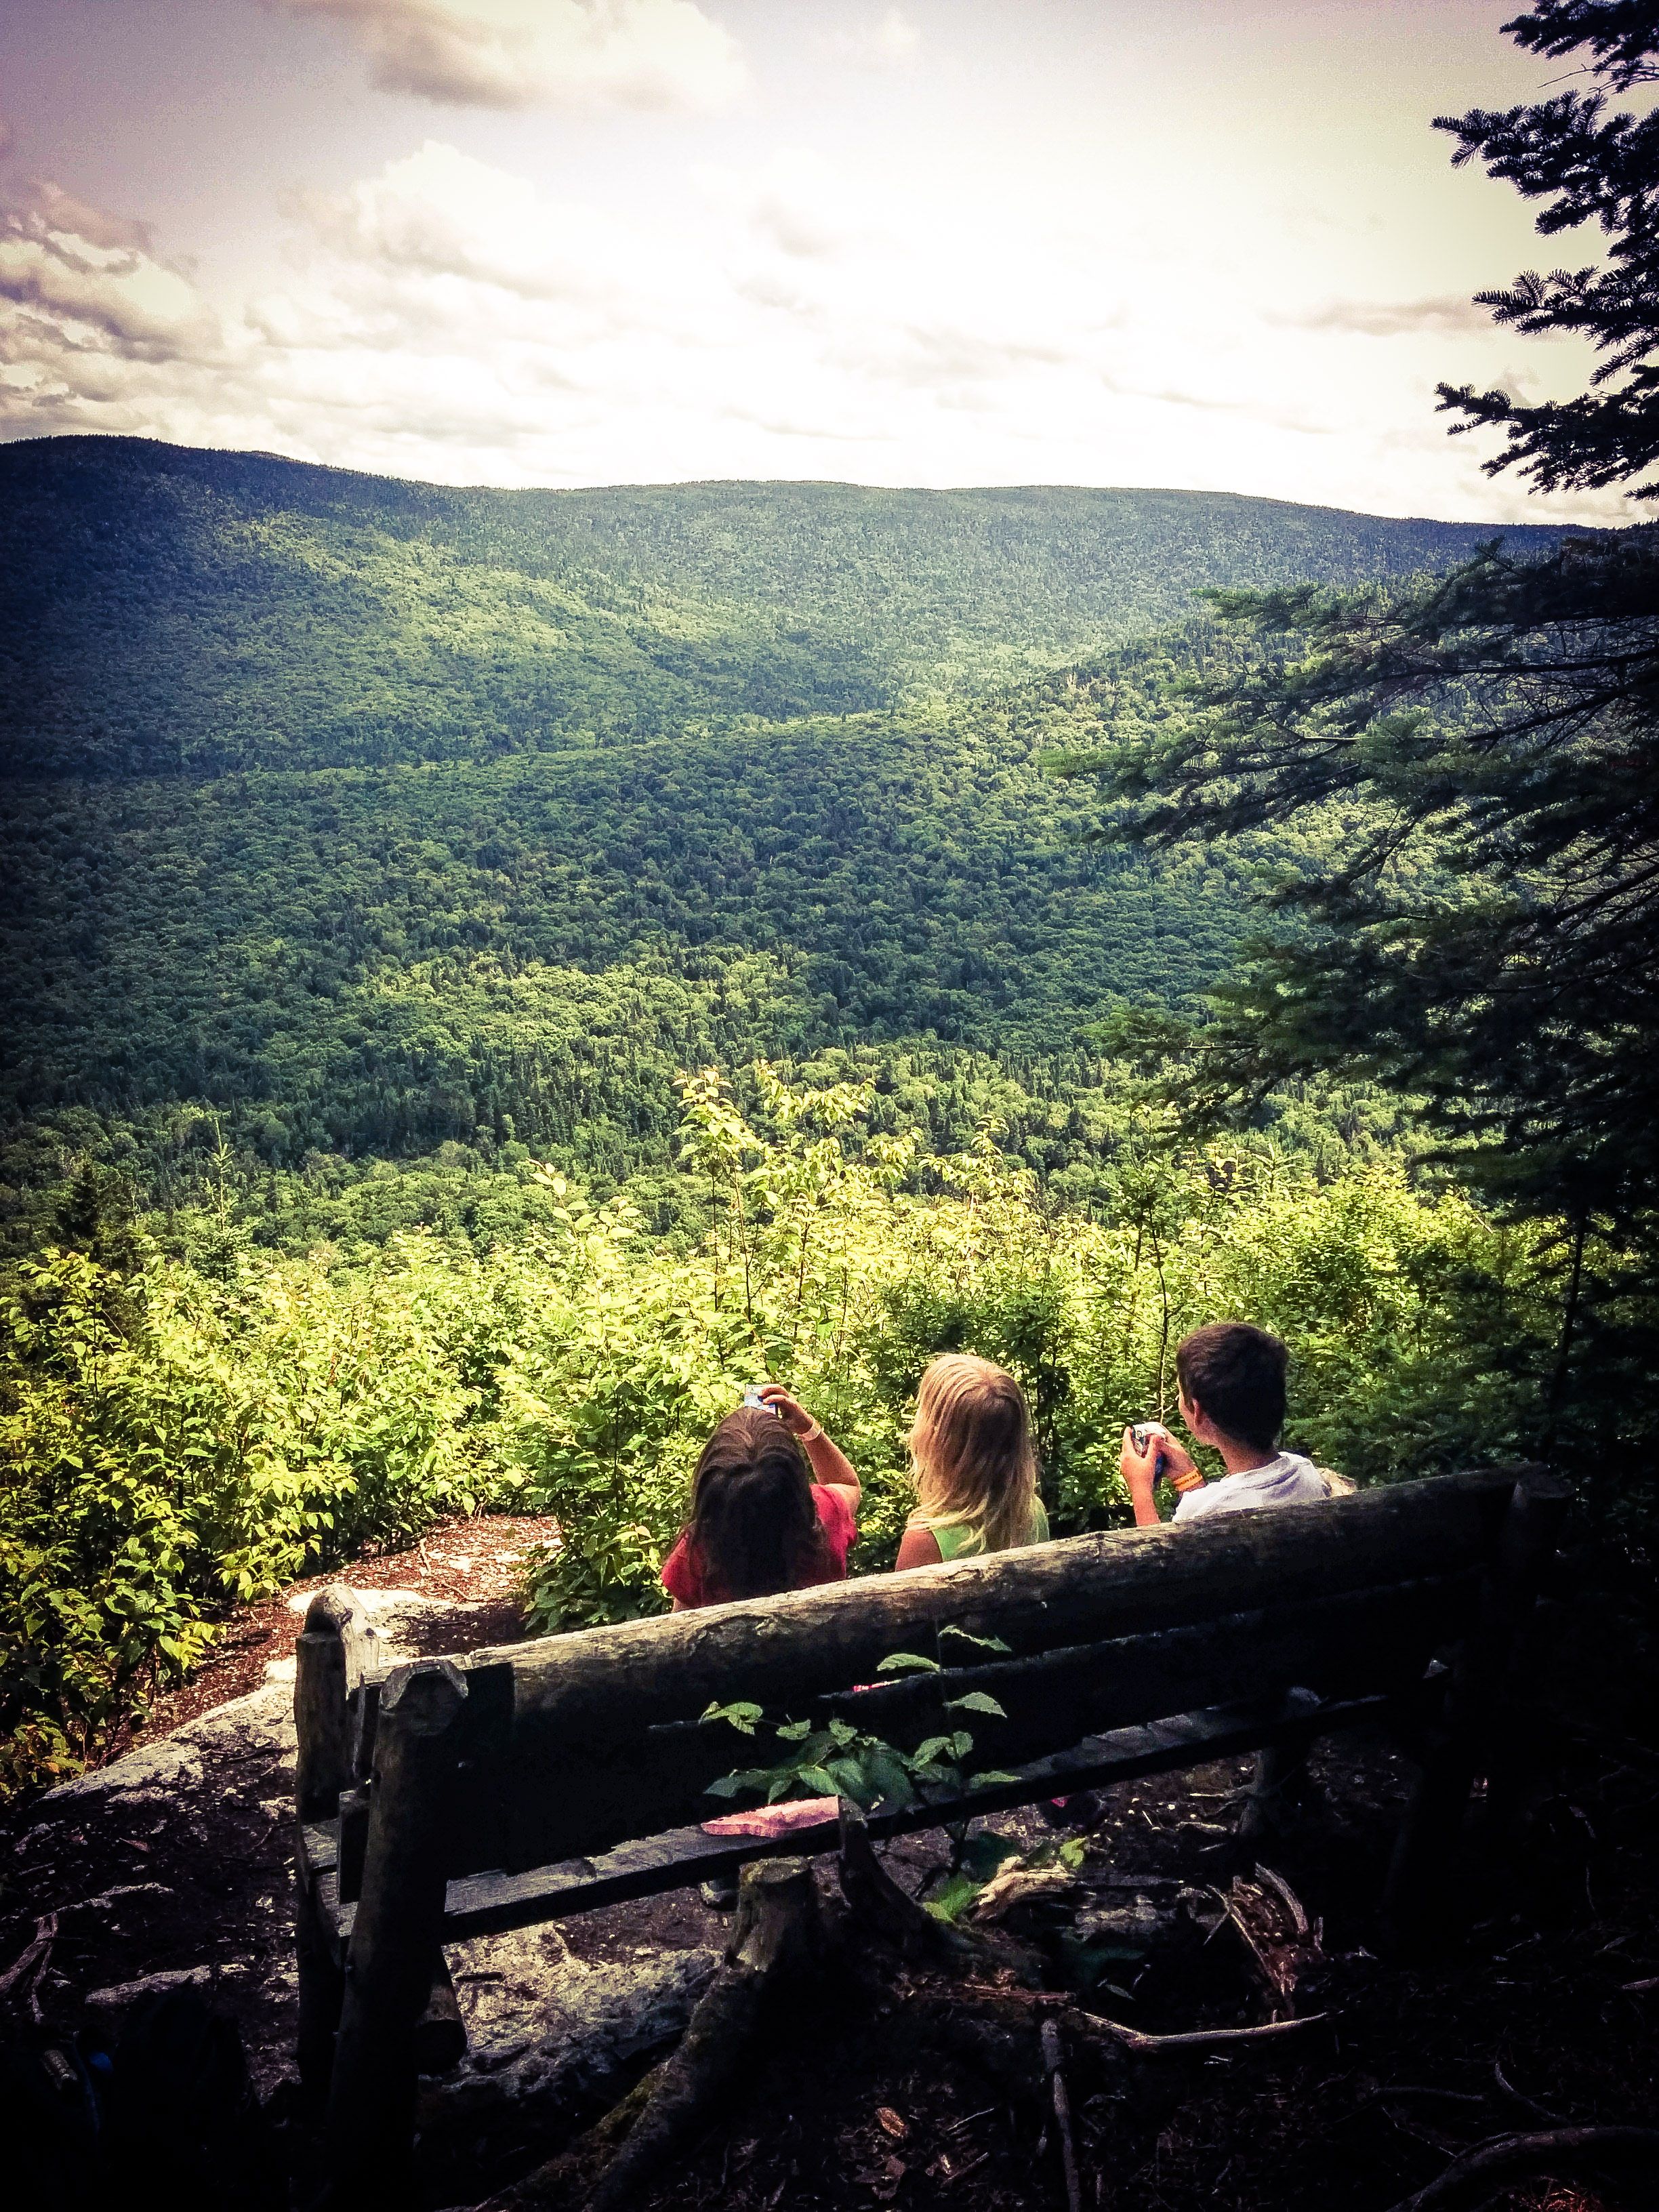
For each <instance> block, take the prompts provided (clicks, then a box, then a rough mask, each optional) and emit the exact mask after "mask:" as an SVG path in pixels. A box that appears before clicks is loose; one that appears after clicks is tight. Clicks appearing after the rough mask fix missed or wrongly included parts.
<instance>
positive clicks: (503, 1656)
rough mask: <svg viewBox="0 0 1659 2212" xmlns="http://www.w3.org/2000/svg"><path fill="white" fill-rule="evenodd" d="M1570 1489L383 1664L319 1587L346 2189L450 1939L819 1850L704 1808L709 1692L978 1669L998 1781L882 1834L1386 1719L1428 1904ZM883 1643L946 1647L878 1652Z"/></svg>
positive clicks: (829, 1828)
mask: <svg viewBox="0 0 1659 2212" xmlns="http://www.w3.org/2000/svg"><path fill="white" fill-rule="evenodd" d="M1565 1505H1566V1497H1565V1492H1564V1490H1563V1489H1562V1487H1561V1486H1559V1484H1558V1483H1556V1482H1555V1481H1553V1480H1552V1479H1551V1478H1550V1477H1549V1476H1547V1474H1545V1473H1544V1471H1543V1470H1541V1469H1539V1468H1492V1469H1484V1470H1480V1471H1476V1472H1474V1473H1470V1474H1460V1475H1450V1476H1445V1477H1443V1478H1439V1479H1437V1480H1432V1481H1428V1482H1418V1483H1408V1484H1401V1485H1400V1486H1395V1487H1393V1488H1390V1489H1388V1490H1380V1491H1372V1492H1364V1493H1362V1494H1361V1495H1359V1496H1357V1497H1353V1498H1341V1499H1333V1500H1331V1501H1330V1502H1328V1504H1322V1505H1321V1504H1315V1505H1306V1506H1299V1507H1297V1509H1295V1510H1293V1511H1285V1512H1280V1513H1262V1514H1241V1515H1237V1516H1225V1517H1222V1518H1218V1519H1214V1520H1209V1521H1205V1522H1200V1523H1198V1524H1197V1525H1196V1526H1194V1527H1190V1528H1160V1529H1148V1530H1134V1531H1127V1532H1122V1533H1114V1534H1106V1535H1097V1536H1085V1537H1074V1538H1072V1539H1070V1540H1068V1541H1063V1542H1060V1543H1054V1544H1048V1545H1043V1546H1039V1547H1033V1548H1031V1549H1030V1550H1026V1551H1022V1552H1015V1553H1003V1554H1001V1555H1000V1556H998V1557H996V1558H993V1559H975V1560H968V1561H959V1562H957V1563H956V1564H954V1565H950V1566H942V1567H937V1568H932V1569H927V1570H924V1571H921V1572H917V1573H912V1574H907V1575H902V1576H890V1577H872V1578H871V1579H868V1580H866V1581H860V1582H855V1583H838V1584H834V1585H829V1586H826V1587H823V1588H820V1589H811V1590H802V1591H796V1592H793V1593H790V1594H788V1595H784V1596H780V1597H773V1598H763V1599H758V1600H755V1601H749V1602H745V1603H742V1604H736V1605H726V1606H716V1607H708V1608H706V1609H704V1610H702V1611H697V1612H691V1613H678V1614H674V1615H671V1616H668V1617H665V1618H659V1619H657V1620H647V1621H637V1622H630V1623H627V1624H624V1625H623V1626H617V1627H613V1628H603V1629H595V1630H589V1631H586V1632H583V1633H580V1634H576V1635H571V1636H562V1637H550V1638H542V1639H540V1640H539V1641H538V1642H534V1643H529V1644H518V1645H512V1646H507V1647H501V1648H497V1649H495V1650H484V1651H479V1652H476V1653H473V1654H471V1655H470V1656H466V1657H465V1658H459V1659H454V1660H447V1659H441V1660H424V1661H421V1662H416V1663H415V1664H414V1665H412V1666H405V1667H400V1668H395V1669H393V1670H392V1671H391V1672H390V1673H387V1674H380V1673H379V1672H377V1671H374V1669H373V1668H366V1666H365V1655H364V1653H363V1651H362V1648H361V1646H360V1645H359V1644H358V1642H357V1639H356V1625H355V1622H354V1620H353V1618H352V1615H351V1611H350V1602H349V1593H346V1592H343V1591H340V1590H331V1591H325V1592H324V1593H323V1594H322V1595H320V1596H319V1598H318V1599H317V1600H315V1601H313V1606H312V1607H311V1610H310V1612H309V1613H307V1620H306V1624H305V1630H304V1632H303V1633H302V1634H301V1638H300V1639H299V1646H298V1652H299V1660H298V1668H297V1673H296V1682H295V1715H296V1720H297V1723H298V1726H299V1731H300V1780H299V1805H298V1811H299V1816H300V1817H299V1831H298V1832H299V1860H300V1877H301V1906H300V1925H299V1958H300V1983H301V2073H302V2078H303V2079H304V2080H305V2081H307V2084H308V2085H309V2086H310V2087H312V2089H313V2091H314V2092H315V2093H318V2094H319V2095H320V2094H321V2093H323V2092H324V2090H325V2088H326V2090H327V2092H328V2095H329V2104H330V2137H331V2160H332V2166H333V2172H334V2174H335V2177H336V2181H337V2185H340V2186H342V2187H343V2186H345V2185H348V2184H349V2185H351V2186H352V2189H353V2191H354V2193H355V2194H358V2195H362V2194H365V2193H366V2194H368V2196H369V2197H372V2198H374V2199H376V2200H387V2201H389V2200H390V2199H391V2198H392V2197H395V2196H396V2195H397V2194H398V2192H399V2191H400V2189H401V2187H402V2185H403V2180H404V2173H405V2169H406V2164H407V2158H408V2154H409V2151H410V2143H411V2136H412V2127H413V2113H414V2103H415V2081H416V2074H417V2072H419V2071H422V2070H435V2069H438V2068H441V2066H442V2065H443V2064H446V2063H453V2062H454V2058H455V2057H456V2056H457V2055H458V2051H459V2019H458V2017H457V2015H456V2014H455V2009H454V2002H453V1991H451V1990H449V1988H448V1984H447V1975H446V1974H445V1972H444V1971H443V1968H442V1964H441V1957H442V1954H441V1945H442V1943H443V1942H444V1941H445V1940H451V1941H453V1940H456V1939H458V1938H459V1937H460V1936H464V1935H472V1934H479V1933H484V1932H488V1931H491V1930H497V1929H507V1928H513V1927H521V1926H525V1925H528V1924H532V1923H537V1922H540V1921H544V1920H547V1919H550V1918H554V1917H559V1916H561V1915H563V1914H568V1913H570V1912H574V1911H582V1910H585V1909H587V1908H590V1907H592V1906H594V1905H601V1904H607V1903H611V1902H614V1901H616V1900H617V1899H623V1898H629V1897H640V1896H647V1895H651V1894H653V1893H658V1892H660V1891H663V1890H666V1889H671V1888H675V1887H681V1886H683V1885H684V1884H685V1883H688V1882H691V1881H697V1880H700V1879H702V1878H703V1877H704V1876H706V1875H711V1874H716V1873H725V1872H729V1871H731V1870H732V1869H735V1868H736V1867H737V1866H738V1865H739V1864H742V1863H747V1862H750V1861H752V1860H756V1859H760V1858H763V1857H767V1856H769V1852H773V1853H776V1854H779V1855H783V1854H787V1855H788V1856H792V1857H793V1856H797V1855H800V1854H803V1853H804V1854H806V1855H809V1856H810V1855H811V1854H812V1853H814V1852H817V1851H821V1850H833V1849H835V1848H836V1844H837V1842H838V1840H839V1838H838V1832H837V1830H836V1825H835V1823H833V1822H826V1823H825V1824H824V1825H823V1830H822V1832H820V1831H818V1830H817V1829H806V1830H797V1831H795V1832H793V1833H791V1834H790V1835H788V1836H787V1838H781V1839H779V1840H778V1841H777V1843H776V1844H774V1845H771V1846H769V1845H768V1844H766V1843H764V1842H762V1841H758V1840H757V1839H755V1838H719V1837H711V1836H708V1835H706V1834H705V1833H704V1832H702V1827H701V1826H700V1825H699V1823H700V1821H701V1820H705V1819H707V1818H708V1816H709V1814H710V1812H711V1810H712V1809H714V1808H713V1807H712V1804H711V1801H710V1800H709V1798H708V1796H707V1786H708V1783H709V1782H711V1781H713V1780H714V1779H715V1778H717V1777H718V1776H720V1774H722V1773H724V1772H726V1771H727V1770H728V1769H729V1768H730V1767H731V1766H732V1765H733V1764H735V1763H738V1753H737V1740H736V1739H735V1738H734V1737H733V1736H732V1735H731V1732H730V1731H729V1730H727V1729H711V1728H707V1727H703V1726H702V1725H700V1724H699V1719H698V1717H699V1715H700V1714H701V1713H702V1711H704V1709H705V1708H706V1707H707V1706H708V1705H709V1704H710V1703H711V1702H720V1703H728V1702H731V1701H732V1700H734V1699H750V1700H752V1701H753V1702H754V1703H756V1704H757V1705H763V1706H766V1707H768V1708H769V1709H770V1710H772V1711H781V1710H786V1709H787V1711H790V1712H792V1713H793V1714H794V1715H796V1716H797V1717H811V1716H820V1715H824V1714H829V1713H836V1712H840V1713H844V1714H846V1715H847V1716H848V1717H856V1719H857V1721H858V1723H859V1725H860V1727H861V1728H865V1729H870V1730H872V1732H875V1733H878V1734H888V1735H893V1736H895V1737H900V1738H902V1737H908V1736H910V1735H913V1733H921V1732H931V1731H932V1730H933V1729H934V1728H936V1727H938V1726H940V1725H941V1724H945V1711H944V1701H945V1699H948V1698H955V1697H960V1696H961V1695H963V1693H964V1692H966V1691H968V1690H970V1689H975V1688H978V1689H984V1690H987V1691H989V1692H991V1693H992V1694H993V1695H994V1697H995V1698H996V1699H997V1700H998V1702H999V1703H1000V1705H1001V1706H1002V1708H1003V1710H1004V1712H1005V1714H1006V1719H1003V1720H1000V1721H992V1720H989V1719H988V1718H981V1717H976V1718H975V1729H974V1733H975V1757H976V1759H977V1760H980V1761H981V1762H983V1763H984V1764H985V1765H993V1764H994V1765H997V1766H1000V1767H1003V1768H1009V1769H1012V1770H1013V1775H1012V1779H1011V1780H1008V1781H1005V1782H1001V1783H998V1784H992V1785H988V1786H986V1787H982V1788H981V1789H979V1790H973V1791H970V1792H968V1793H967V1794H965V1795H964V1796H962V1797H960V1798H958V1799H953V1800H951V1802H950V1803H949V1804H948V1805H946V1806H939V1805H935V1806H932V1807H927V1808H921V1809H919V1810H915V1809H913V1810H910V1811H905V1812H901V1811H897V1810H881V1809H878V1811H877V1812H876V1813H875V1814H873V1815H872V1817H871V1820H870V1822H869V1829H870V1832H871V1834H872V1835H874V1836H880V1835H883V1834H893V1833H896V1832H900V1831H902V1830H903V1829H906V1828H915V1827H921V1826H937V1825H938V1824H939V1821H940V1820H941V1819H951V1820H963V1819H966V1818H969V1817H970V1816H972V1815H974V1814H981V1813H990V1812H995V1811H1000V1810H1002V1809H1005V1808H1009V1807H1012V1806H1016V1805H1020V1804H1026V1803H1030V1802H1036V1801H1038V1800H1041V1799H1043V1798H1047V1797H1052V1796H1059V1795H1063V1794H1065V1793H1066V1792H1067V1791H1070V1790H1082V1789H1085V1788H1090V1787H1097V1786H1100V1785H1102V1784H1110V1783H1114V1782H1119V1781H1122V1780H1126V1779H1128V1778H1133V1777H1135V1776H1138V1775H1146V1774H1152V1773H1157V1772H1162V1771H1170V1770H1172V1769H1176V1768H1180V1767H1184V1766H1190V1765H1197V1764H1199V1763H1200V1762H1202V1761H1204V1760H1206V1759H1214V1758H1218V1757H1223V1756H1227V1755H1231V1754H1235V1753H1242V1752H1249V1751H1263V1750H1268V1751H1271V1750H1273V1748H1274V1747H1283V1748H1284V1749H1285V1752H1286V1753H1287V1754H1288V1755H1291V1756H1294V1755H1295V1753H1297V1750H1298V1749H1300V1748H1301V1747H1305V1746H1306V1745H1307V1744H1308V1743H1309V1742H1310V1741H1312V1740H1313V1738H1315V1737H1316V1736H1317V1735H1322V1734H1326V1733H1328V1732H1329V1731H1331V1730H1332V1729H1339V1728H1344V1727H1348V1726H1352V1725H1354V1724H1356V1723H1361V1722H1370V1723H1376V1722H1383V1723H1402V1724H1404V1725H1406V1726H1407V1728H1408V1729H1409V1730H1410V1731H1411V1734H1412V1738H1413V1745H1414V1747H1415V1748H1416V1749H1417V1751H1418V1752H1419V1754H1420V1755H1421V1760H1422V1773H1421V1778H1420V1781H1419V1785H1418V1788H1417V1790H1416V1793H1415V1796H1414V1797H1413V1802H1412V1805H1411V1807H1410V1808H1409V1810H1408V1813H1407V1819H1406V1820H1405V1822H1404V1824H1403V1826H1402V1828H1401V1835H1400V1838H1399V1842H1398V1844H1397V1847H1396V1851H1395V1864H1394V1869H1393V1873H1392V1875H1391V1881H1390V1903H1391V1905H1393V1907H1394V1909H1395V1911H1397V1912H1400V1913H1402V1914H1404V1913H1407V1912H1410V1913H1417V1912H1419V1911H1421V1910H1422V1908H1423V1905H1424V1902H1425V1897H1426V1894H1427V1892H1428V1890H1429V1888H1430V1887H1431V1884H1432V1883H1433V1881H1435V1880H1436V1879H1437V1877H1438V1876H1440V1875H1442V1873H1443V1869H1444V1867H1445V1865H1446V1863H1448V1861H1449V1858H1450V1857H1451V1856H1452V1846H1453V1844H1454V1843H1455V1836H1456V1832H1457V1831H1458V1829H1459V1828H1460V1826H1461V1823H1462V1819H1463V1816H1464V1812H1465V1809H1466V1807H1467V1804H1468V1799H1469V1795H1470V1787H1471V1784H1472V1782H1473V1779H1474V1776H1475V1775H1476V1773H1477V1772H1480V1773H1486V1774H1487V1775H1489V1776H1493V1777H1496V1778H1498V1780H1499V1781H1500V1782H1501V1777H1502V1773H1503V1770H1504V1765H1505V1763H1506V1761H1508V1760H1510V1759H1513V1757H1514V1756H1515V1754H1516V1749H1517V1736H1516V1728H1515V1726H1514V1723H1513V1721H1512V1718H1511V1717H1510V1715H1509V1713H1508V1711H1507V1704H1506V1700H1507V1687H1506V1686H1507V1682H1508V1678H1509V1670H1510V1659H1511V1656H1512V1653H1513V1650H1514V1647H1515V1644H1516V1638H1517V1637H1518V1635H1519V1634H1520V1632H1522V1628H1523V1627H1524V1625H1525V1622H1526V1620H1527V1618H1528V1613H1529V1612H1530V1609H1531V1607H1532V1605H1533V1602H1534V1595H1535V1592H1536V1589H1537V1586H1538V1583H1539V1578H1540V1576H1541V1570H1542V1566H1543V1564H1544V1561H1545V1560H1546V1559H1547V1557H1548V1555H1549V1553H1551V1551H1552V1550H1553V1546H1554V1542H1555V1537H1556V1534H1557V1531H1558V1529H1559V1524H1560V1520H1561V1517H1562V1515H1563V1513H1564V1512H1565ZM953 1629H959V1630H962V1631H964V1632H966V1633H967V1635H968V1636H979V1637H986V1636H994V1637H996V1638H1000V1640H1001V1641H1002V1642H1003V1643H1004V1644H1006V1645H1007V1646H1008V1647H1009V1656H1006V1657H1000V1656H999V1657H997V1658H994V1659H990V1660H987V1658H986V1657H985V1655H984V1652H983V1650H982V1648H980V1649H976V1648H975V1646H974V1645H973V1644H970V1643H968V1642H966V1641H965V1640H964V1639H963V1638H953V1637H952V1636H951V1630H953ZM895 1651H912V1652H920V1653H921V1654H922V1655H924V1656H928V1657H931V1658H934V1659H936V1660H937V1661H938V1662H939V1664H940V1666H941V1668H942V1669H943V1671H942V1672H941V1673H939V1674H926V1675H911V1676H907V1677H904V1678H902V1679H901V1680H881V1679H879V1678H878V1672H877V1670H878V1667H879V1664H880V1662H881V1661H882V1660H883V1659H884V1658H885V1657H886V1656H888V1655H889V1654H890V1653H892V1652H895ZM1495 1794H1496V1795H1497V1796H1498V1798H1499V1799H1500V1800H1501V1797H1502V1790H1501V1788H1499V1789H1498V1790H1497V1791H1496V1793H1495Z"/></svg>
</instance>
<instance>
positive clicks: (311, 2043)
mask: <svg viewBox="0 0 1659 2212" xmlns="http://www.w3.org/2000/svg"><path fill="white" fill-rule="evenodd" d="M295 1937H296V1944H295V1949H296V1954H297V1956H296V1960H295V1964H296V1966H297V1967H298V1970H299V1979H300V2036H299V2044H298V2048H297V2050H296V2052H295V2057H297V2059H298V2061H299V2067H300V2086H301V2088H302V2089H304V2090H305V2091H306V2093H307V2095H309V2096H311V2097H313V2098H315V2099H316V2100H318V2101H319V2103H320V2102H321V2101H322V2100H325V2098H326V2097H327V2095H328V2085H329V2080H330V2077H331V2075H332V2074H333V2071H334V2037H335V2033H336V2031H337V2028H338V2027H339V2025H340V2006H341V2003H342V2002H343V1999H344V1996H345V1975H344V1973H343V1972H342V1971H341V1967H340V1965H339V1961H338V1960H337V1959H336V1957H335V1955H334V1946H333V1944H332V1942H331V1940H330V1938H329V1935H328V1931H327V1930H326V1929H325V1927H324V1925H323V1917H322V1914H321V1913H320V1911H319V1910H318V1905H317V1899H316V1893H315V1892H314V1891H313V1888H312V1886H311V1884H310V1882H309V1881H308V1880H307V1877H306V1875H305V1873H304V1871H303V1869H302V1870H301V1875H300V1899H299V1907H298V1911H297V1913H296V1916H295Z"/></svg>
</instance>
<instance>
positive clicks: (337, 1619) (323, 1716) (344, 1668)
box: [294, 1583, 362, 1820]
mask: <svg viewBox="0 0 1659 2212" xmlns="http://www.w3.org/2000/svg"><path fill="white" fill-rule="evenodd" d="M361 1643H362V1626H361V1622H360V1617H359V1613H358V1607H357V1601H356V1598H355V1596H354V1595H352V1593H351V1592H350V1591H349V1589H347V1588H346V1587H345V1585H344V1583H330V1584H329V1586H328V1588H327V1589H325V1590H319V1591H318V1593H317V1595H316V1596H315V1597H314V1598H313V1599H312V1601H311V1603H310V1606H309V1607H307V1612H306V1624H305V1626H304V1628H303V1629H302V1630H301V1633H300V1635H299V1637H298V1638H296V1640H295V1646H294V1729H295V1735H297V1736H298V1738H299V1758H298V1763H297V1766H296V1769H295V1796H296V1797H297V1798H298V1800H299V1813H300V1818H301V1820H332V1819H333V1817H334V1801H335V1799H336V1798H337V1796H339V1794H340V1792H341V1790H346V1789H349V1787H350V1785H351V1783H352V1781H353V1779H354V1776H353V1774H352V1771H351V1766H352V1750H353V1746H352V1735H353V1726H352V1712H351V1706H350V1703H349V1700H350V1696H351V1692H352V1691H353V1690H354V1689H355V1688H356V1683H355V1682H354V1681H353V1680H351V1679H350V1678H351V1675H352V1673H353V1671H354V1668H353V1664H352V1662H353V1661H354V1660H356V1662H358V1671H360V1670H361V1658H362V1655H361Z"/></svg>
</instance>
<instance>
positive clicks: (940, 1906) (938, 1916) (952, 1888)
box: [923, 1874, 985, 1925]
mask: <svg viewBox="0 0 1659 2212" xmlns="http://www.w3.org/2000/svg"><path fill="white" fill-rule="evenodd" d="M984 1887H985V1885H984V1883H983V1882H982V1881H975V1879H974V1877H973V1875H970V1874H953V1875H949V1876H947V1878H946V1879H945V1881H944V1882H942V1883H941V1884H940V1886H939V1893H938V1894H937V1896H934V1897H930V1898H927V1899H924V1900H923V1910H924V1911H927V1912H931V1913H932V1914H933V1917H934V1919H935V1920H943V1921H945V1923H947V1925H948V1924H949V1923H951V1922H954V1921H957V1920H960V1919H961V1917H962V1916H963V1913H964V1912H965V1911H967V1910H968V1907H969V1905H971V1904H972V1903H973V1901H974V1899H975V1898H976V1897H977V1896H978V1895H979V1893H980V1892H981V1890H982V1889H983V1888H984Z"/></svg>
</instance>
